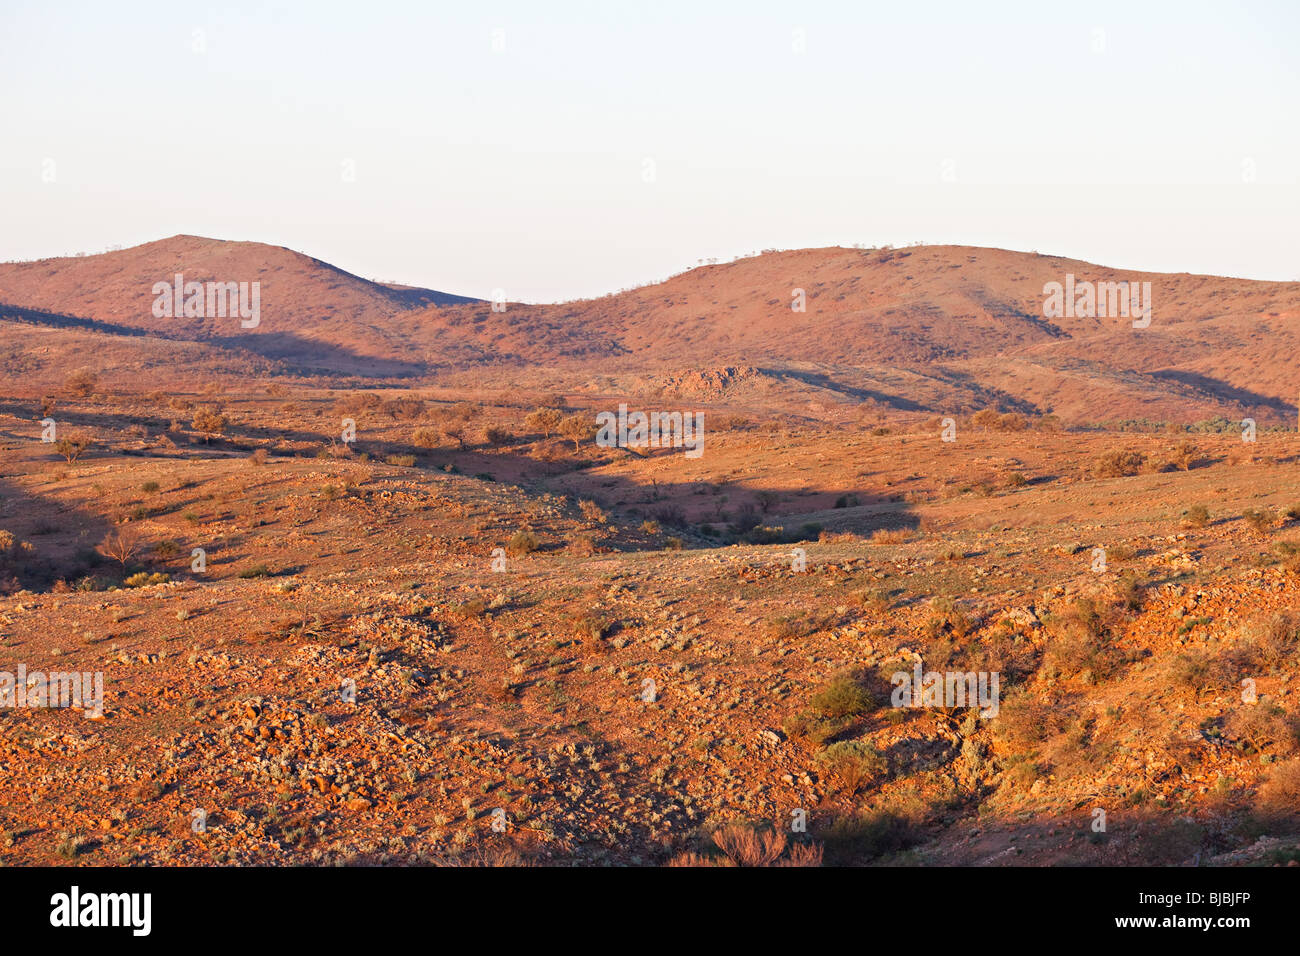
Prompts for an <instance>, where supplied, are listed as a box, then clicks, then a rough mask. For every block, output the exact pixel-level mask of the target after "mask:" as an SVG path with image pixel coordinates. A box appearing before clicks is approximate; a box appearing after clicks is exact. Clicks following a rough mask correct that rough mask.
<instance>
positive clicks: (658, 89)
mask: <svg viewBox="0 0 1300 956" xmlns="http://www.w3.org/2000/svg"><path fill="white" fill-rule="evenodd" d="M1049 8H1051V9H1049ZM0 90H3V91H4V95H3V96H2V97H0V260H12V259H33V258H41V257H45V256H54V255H70V254H75V253H77V252H85V253H94V252H102V251H104V250H105V249H107V248H110V247H115V246H131V245H136V244H138V243H142V242H148V241H152V240H155V239H160V238H164V237H166V236H171V235H176V234H181V233H185V234H192V235H201V236H210V237H214V238H220V239H235V240H253V241H259V242H267V243H272V244H275V245H283V246H288V247H290V248H292V249H296V250H299V251H301V252H305V253H308V254H309V255H312V256H315V257H317V258H319V259H324V260H326V261H328V262H331V263H333V264H334V265H337V266H339V267H340V268H343V269H346V270H348V271H350V272H353V273H356V274H358V275H361V276H364V277H366V278H371V279H379V280H383V281H394V282H403V283H407V284H411V285H420V286H426V287H430V288H435V289H440V290H443V291H448V292H455V293H461V294H465V295H474V296H480V297H484V298H488V297H491V296H492V294H493V292H494V290H497V289H500V290H503V292H504V293H505V295H507V296H508V297H509V298H510V299H511V300H512V301H530V302H550V301H560V300H564V299H572V298H580V297H588V296H597V295H603V294H605V293H608V292H614V291H617V290H618V289H621V288H625V287H630V286H635V285H641V284H645V283H647V282H652V281H657V280H659V279H662V278H665V277H666V276H668V275H670V274H672V273H675V272H679V271H681V270H682V269H685V268H689V267H691V266H693V265H695V264H697V263H698V262H699V261H700V260H701V259H706V258H717V259H720V260H727V259H731V258H733V257H735V256H738V255H747V254H750V253H753V252H756V251H759V250H762V249H768V248H781V249H790V248H802V247H810V246H830V245H854V244H863V245H867V246H871V245H883V244H894V245H904V244H908V243H912V242H926V243H960V244H968V245H979V246H998V247H1003V248H1010V249H1020V250H1032V251H1037V252H1042V253H1051V254H1054V255H1063V256H1070V257H1074V258H1079V259H1084V260H1087V261H1091V262H1097V263H1101V264H1104V265H1110V266H1115V267H1121V268H1132V269H1143V270H1152V271H1165V272H1200V273H1214V274H1221V275H1231V276H1239V277H1245V278H1256V279H1276V280H1300V236H1298V235H1297V230H1300V122H1297V119H1298V118H1300V4H1297V3H1296V2H1295V0H1280V2H1274V3H1263V2H1238V3H1231V4H1228V3H1199V2H1166V3H1142V2H1135V0H1128V2H1124V3H1090V4H1087V5H1082V4H1068V5H1066V4H1060V5H1058V4H1044V3H1041V2H1029V3H996V2H989V3H970V2H954V3H946V2H931V3H924V2H902V3H900V2H897V0H893V2H890V3H875V2H869V0H856V2H855V0H848V2H817V0H800V2H793V0H788V2H782V3H772V2H762V0H746V2H735V3H732V2H709V0H693V2H676V0H659V2H656V3H653V4H647V3H644V2H638V3H630V2H628V3H624V2H618V0H605V2H591V3H580V2H565V0H547V3H545V4H537V3H522V2H521V3H512V2H499V0H498V2H492V0H488V2H486V3H482V4H479V3H468V4H466V3H457V4H450V3H445V2H442V0H432V2H429V0H426V2H411V3H397V2H392V3H387V2H383V0H372V2H370V3H365V4H357V3H335V2H311V3H265V4H238V5H222V4H217V3H192V2H188V0H165V2H157V3H153V2H137V3H132V2H129V0H128V2H120V3H119V2H115V3H111V4H109V3H102V2H85V3H78V2H68V3H60V4H52V3H50V2H49V0H37V2H23V0H0Z"/></svg>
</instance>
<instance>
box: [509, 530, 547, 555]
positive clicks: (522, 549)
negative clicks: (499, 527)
mask: <svg viewBox="0 0 1300 956" xmlns="http://www.w3.org/2000/svg"><path fill="white" fill-rule="evenodd" d="M540 547H541V542H540V541H538V540H537V535H535V534H533V533H532V532H531V531H527V530H524V531H518V532H516V533H515V534H514V536H513V537H512V538H511V539H510V540H509V541H507V542H506V553H507V554H509V555H510V556H511V557H512V558H518V557H521V556H523V555H525V554H532V553H533V552H534V551H536V550H537V549H538V548H540Z"/></svg>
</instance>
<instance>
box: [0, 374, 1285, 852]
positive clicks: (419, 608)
mask: <svg viewBox="0 0 1300 956" xmlns="http://www.w3.org/2000/svg"><path fill="white" fill-rule="evenodd" d="M39 398H40V397H39V396H29V395H22V394H16V395H10V396H7V397H4V398H2V399H0V441H2V442H3V445H2V446H0V448H3V452H2V453H3V456H4V457H3V460H2V465H0V529H3V530H4V531H6V532H8V533H9V536H10V537H9V538H3V537H0V545H3V548H0V578H2V579H3V594H4V596H3V597H0V636H2V643H0V670H4V671H10V672H13V671H16V669H17V667H18V665H19V664H23V665H25V667H26V668H27V670H28V671H29V672H31V671H35V670H40V669H44V670H47V671H48V670H60V671H72V670H75V671H102V672H103V674H104V682H105V705H104V713H103V716H102V719H88V718H86V717H85V716H84V715H83V714H82V713H81V712H80V711H73V710H59V709H31V708H28V709H16V708H11V709H0V831H3V832H0V859H3V861H4V862H7V863H100V864H104V863H107V864H145V863H147V864H162V863H219V864H252V863H262V864H266V863H272V864H287V863H320V864H333V863H349V862H376V861H379V862H392V863H398V862H447V863H456V862H460V863H524V862H541V863H583V864H592V863H598V864H612V863H618V864H661V863H667V862H671V861H676V862H686V863H704V862H725V861H727V860H729V859H736V858H739V859H742V860H744V861H747V862H752V859H751V858H750V857H752V856H753V854H752V853H750V856H749V857H746V851H745V850H744V848H743V847H739V848H738V844H737V843H736V841H735V840H730V841H729V839H728V837H727V834H732V835H733V836H734V834H736V833H741V832H745V833H748V832H755V833H760V834H761V833H762V832H764V831H766V830H775V831H776V832H779V833H782V834H786V835H787V837H786V840H785V845H784V847H783V848H777V850H775V851H774V854H775V856H774V858H778V857H779V859H780V860H784V861H785V862H788V863H807V862H816V861H817V860H823V861H824V862H827V863H871V862H906V863H915V864H969V865H1005V864H1019V865H1023V864H1060V863H1098V864H1115V863H1126V864H1131V863H1168V864H1183V863H1191V862H1196V861H1199V862H1202V863H1206V862H1223V863H1233V864H1249V863H1271V864H1286V863H1289V862H1293V861H1295V860H1296V859H1297V857H1298V856H1300V850H1297V844H1298V839H1297V835H1296V834H1297V832H1298V831H1300V824H1298V823H1297V816H1296V814H1297V800H1298V799H1300V771H1298V770H1297V763H1296V761H1297V757H1296V754H1297V753H1298V752H1300V725H1298V724H1297V720H1296V717H1297V714H1298V713H1300V711H1298V710H1297V705H1296V702H1295V701H1296V698H1295V695H1296V692H1297V690H1300V685H1297V662H1298V661H1300V566H1298V565H1297V562H1296V560H1295V552H1296V551H1297V550H1300V511H1296V513H1295V514H1288V512H1289V511H1290V510H1291V509H1292V508H1293V507H1294V506H1296V505H1300V481H1298V480H1297V477H1296V464H1297V461H1300V440H1297V438H1296V435H1295V433H1294V432H1281V431H1279V432H1261V433H1260V435H1259V437H1258V440H1257V441H1256V442H1255V443H1253V444H1246V443H1243V442H1242V441H1241V439H1240V436H1239V434H1237V433H1232V432H1229V433H1226V434H1198V433H1186V432H1179V433H1177V434H1174V433H1169V432H1147V433H1140V434H1139V433H1120V432H1113V431H1112V432H1104V431H1080V430H1065V429H1061V428H1059V427H1050V424H1045V425H1043V427H1037V425H1035V424H1034V423H1032V422H1031V423H1030V424H1031V427H1030V428H1028V429H1026V430H1014V431H1002V430H998V428H997V427H991V426H987V425H984V426H981V425H979V424H974V423H969V422H967V421H966V420H965V419H963V420H962V422H961V423H960V426H959V435H958V440H957V441H956V442H953V443H944V442H941V441H940V440H939V438H938V430H937V425H934V424H933V423H930V422H926V421H921V420H913V421H897V422H896V421H891V422H887V423H883V424H882V423H880V422H872V423H862V422H860V421H842V422H831V423H820V424H818V423H812V424H809V423H806V422H802V423H801V422H797V421H791V420H789V419H788V418H785V417H782V416H781V415H780V414H775V413H773V414H765V413H764V412H763V411H762V410H761V409H718V410H717V415H716V418H715V419H714V420H715V421H717V422H718V423H719V424H718V425H717V426H716V427H715V429H714V430H713V432H712V434H711V436H710V444H709V445H708V446H707V453H706V454H705V455H704V456H703V457H702V458H700V459H698V460H688V459H685V458H684V457H683V456H682V455H680V454H670V453H667V452H664V453H657V454H655V455H651V456H645V457H642V456H638V455H632V454H628V453H626V452H622V451H619V450H604V449H597V448H595V447H594V446H592V445H591V443H590V442H589V441H586V442H583V441H579V442H578V443H577V444H575V442H574V441H572V440H570V439H566V438H564V437H562V436H559V435H555V436H552V437H550V438H547V437H545V436H544V435H542V434H536V433H534V432H533V431H531V430H530V429H528V428H526V427H523V426H522V425H521V424H520V420H521V418H522V415H523V414H524V413H525V412H526V409H522V408H520V407H516V406H514V405H511V404H510V403H509V402H508V401H507V400H506V398H505V397H502V398H499V399H498V400H496V401H493V400H491V399H489V400H487V401H486V402H485V403H483V404H482V405H481V406H479V402H480V401H481V397H477V398H474V404H475V405H476V406H479V407H476V410H475V412H474V414H473V417H472V418H470V419H467V421H468V422H469V424H468V425H467V427H466V428H465V429H464V434H462V435H461V436H460V437H459V438H457V437H456V436H455V435H453V436H452V437H447V436H446V435H444V436H443V437H442V439H441V440H440V441H439V442H437V443H435V444H430V443H429V442H428V441H424V442H416V441H415V439H414V434H415V431H416V429H418V428H419V427H421V425H420V423H421V421H422V420H423V418H425V417H428V416H436V415H438V414H443V413H445V414H451V413H450V412H449V411H447V410H448V409H450V408H454V407H456V406H455V405H454V403H455V402H456V401H459V399H458V398H457V397H455V396H437V397H429V396H423V397H421V398H420V400H421V401H422V402H423V403H424V405H423V407H422V409H421V410H420V411H419V412H418V413H413V414H414V415H415V417H414V418H412V419H410V420H407V419H405V418H402V417H401V416H400V415H382V414H380V413H379V412H378V411H376V410H375V409H374V408H373V407H371V406H369V405H367V404H366V402H365V401H363V400H360V399H357V398H356V396H349V395H348V394H345V393H336V394H327V393H324V392H321V391H318V390H303V391H302V392H301V393H300V394H298V393H295V394H292V395H289V396H277V397H274V398H272V397H269V396H265V395H243V396H234V395H227V396H218V397H212V396H193V400H192V402H191V403H190V407H182V408H177V406H176V402H175V399H163V398H160V397H158V396H153V397H148V396H140V395H125V396H117V397H114V396H105V395H94V396H86V397H82V398H80V399H75V398H67V399H61V400H60V401H59V403H58V406H57V408H56V409H55V410H54V411H53V412H52V414H53V417H54V418H55V419H56V420H59V421H60V422H62V423H64V424H65V427H67V428H68V429H69V430H71V431H75V432H77V433H80V434H86V435H92V436H93V437H94V438H95V444H94V445H92V446H91V447H90V448H89V449H88V450H86V451H85V452H84V454H82V455H81V457H80V458H79V459H78V460H76V461H74V462H67V461H65V460H64V458H62V457H60V456H59V454H57V452H56V450H55V449H54V448H53V447H52V446H51V445H50V444H43V443H42V442H41V441H40V435H41V424H40V419H41V418H42V417H43V414H42V409H41V407H40V401H39ZM351 401H356V402H357V404H356V408H358V409H360V411H354V412H352V415H353V416H354V417H355V418H356V419H357V420H358V431H359V438H358V441H357V442H356V443H355V445H354V446H353V447H352V448H348V447H347V446H346V445H343V444H342V443H340V442H339V441H338V440H337V439H336V438H335V436H334V434H333V432H334V430H335V429H333V426H332V424H326V423H332V422H333V421H335V420H337V419H338V418H339V417H340V416H339V412H340V408H343V409H344V410H345V411H346V408H347V407H348V406H347V403H348V402H351ZM205 404H220V405H221V407H222V410H223V412H224V414H225V415H226V417H227V419H228V420H227V421H226V422H225V424H224V427H223V428H222V429H220V433H219V434H218V433H210V434H208V433H204V432H203V430H202V429H200V428H198V427H196V426H195V425H193V424H191V419H193V418H194V417H195V415H196V411H197V410H200V409H201V408H202V407H203V406H204V405H205ZM467 414H468V413H467ZM710 414H713V413H712V412H711V413H710ZM429 420H433V419H432V418H430V419H429ZM492 423H496V424H497V425H499V426H500V427H503V428H508V429H509V430H510V432H511V434H510V436H509V437H508V438H506V439H504V440H500V441H497V442H493V441H489V440H486V439H484V438H482V437H481V433H482V432H483V430H484V428H485V427H486V426H487V425H489V424H492ZM724 423H725V424H724ZM453 431H454V429H453ZM1189 445H1190V446H1192V448H1191V450H1188V447H1187V446H1189ZM1117 451H1118V452H1125V451H1127V452H1139V453H1141V454H1142V455H1144V456H1146V462H1145V463H1144V464H1143V465H1141V466H1138V467H1135V468H1134V469H1133V470H1134V471H1135V473H1134V474H1127V475H1124V474H1112V473H1111V472H1110V471H1108V469H1107V467H1106V465H1105V462H1106V460H1107V459H1106V456H1107V455H1109V454H1111V453H1114V452H1117ZM363 455H364V457H363ZM404 455H410V456H411V458H410V459H407V458H404V457H402V456H404ZM263 456H265V457H264V458H263ZM392 456H397V457H392ZM384 459H389V461H388V462H385V460H384ZM390 462H391V463H390ZM1121 470H1122V469H1121ZM583 502H588V504H585V505H584V504H583ZM1197 505H1203V506H1204V507H1205V509H1206V512H1207V514H1206V515H1204V516H1203V517H1202V516H1200V515H1199V514H1197V512H1196V511H1195V506H1197ZM1254 512H1258V513H1259V516H1258V517H1252V513H1254ZM1292 541H1295V542H1297V545H1296V546H1293V545H1292V544H1291V542H1292ZM123 542H125V543H126V545H127V550H128V551H129V553H127V554H123V555H121V556H120V557H119V556H118V554H115V551H116V552H120V551H121V547H120V546H121V545H122V544H123ZM115 545H117V546H118V547H116V548H115V547H114V546H115ZM498 548H500V549H502V550H501V551H500V552H496V553H495V554H494V549H498ZM1096 548H1103V549H1105V566H1104V569H1103V568H1100V567H1099V566H1098V564H1097V554H1096V552H1095V551H1094V549H1096ZM195 549H201V550H202V551H203V556H204V560H205V562H206V563H205V564H204V566H203V567H202V568H201V570H195V567H194V565H193V560H194V559H193V554H194V551H195ZM502 569H503V570H502ZM151 576H152V577H151ZM918 658H919V659H920V660H921V661H922V662H923V663H924V666H925V668H926V669H935V668H938V669H941V670H959V671H970V670H975V671H997V672H998V673H1000V674H1001V675H1002V685H1001V687H1002V691H1001V705H1000V712H999V714H998V716H996V717H992V718H981V717H979V716H978V715H977V714H976V713H975V712H974V711H973V710H971V709H968V708H944V709H941V708H921V709H911V708H896V707H892V706H890V691H891V690H892V687H891V685H890V683H889V675H891V674H892V673H894V672H896V671H899V670H911V668H912V666H913V663H914V662H915V661H916V660H917V659H918ZM1243 680H1249V681H1251V682H1252V689H1253V691H1254V697H1253V698H1251V699H1252V701H1253V702H1250V703H1248V702H1246V701H1245V700H1243V685H1242V681H1243ZM196 811H199V813H196ZM1098 811H1104V814H1105V826H1104V828H1103V829H1099V828H1098V826H1097V821H1098V819H1099V817H1098ZM196 820H202V821H203V825H199V823H196ZM803 820H806V827H801V826H799V825H798V824H799V822H800V821H803ZM792 824H795V827H794V829H792ZM728 848H730V849H729V850H728ZM724 851H725V852H724Z"/></svg>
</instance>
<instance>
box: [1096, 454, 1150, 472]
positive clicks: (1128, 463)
mask: <svg viewBox="0 0 1300 956" xmlns="http://www.w3.org/2000/svg"><path fill="white" fill-rule="evenodd" d="M1146 460H1147V456H1146V455H1144V454H1142V453H1141V452H1137V451H1108V452H1106V453H1105V454H1104V455H1102V456H1101V457H1100V458H1098V459H1097V460H1096V461H1095V462H1094V463H1093V466H1092V471H1093V474H1094V475H1096V476H1097V477H1098V478H1127V477H1130V476H1132V475H1136V474H1137V473H1138V472H1139V471H1140V470H1141V469H1142V466H1143V465H1144V464H1145V463H1146Z"/></svg>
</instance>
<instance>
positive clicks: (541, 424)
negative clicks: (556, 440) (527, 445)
mask: <svg viewBox="0 0 1300 956" xmlns="http://www.w3.org/2000/svg"><path fill="white" fill-rule="evenodd" d="M563 420H564V416H563V415H561V414H560V413H559V412H558V411H556V410H555V409H554V408H539V409H537V410H536V411H535V412H532V413H531V414H529V416H528V417H527V418H525V419H524V427H526V428H531V429H533V430H534V431H539V432H541V433H542V434H543V435H544V436H545V437H547V438H550V437H551V435H552V434H553V433H555V432H556V431H557V430H559V427H560V423H561V422H562V421H563Z"/></svg>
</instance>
